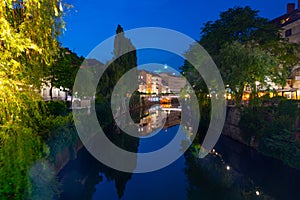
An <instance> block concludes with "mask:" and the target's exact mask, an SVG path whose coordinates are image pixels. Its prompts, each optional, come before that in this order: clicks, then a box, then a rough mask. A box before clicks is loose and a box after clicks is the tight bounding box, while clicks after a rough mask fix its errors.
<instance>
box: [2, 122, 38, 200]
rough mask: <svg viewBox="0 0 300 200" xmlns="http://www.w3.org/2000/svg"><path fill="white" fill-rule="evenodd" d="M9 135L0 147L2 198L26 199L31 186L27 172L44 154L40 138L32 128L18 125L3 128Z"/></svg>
mask: <svg viewBox="0 0 300 200" xmlns="http://www.w3.org/2000/svg"><path fill="white" fill-rule="evenodd" d="M4 132H5V133H9V134H11V135H13V137H8V138H7V139H6V140H5V142H3V143H2V145H1V148H0V177H1V179H0V199H24V198H25V197H26V190H27V188H28V187H29V186H30V184H29V180H28V176H27V172H28V170H29V167H30V166H31V165H32V164H33V163H34V162H35V160H37V159H39V158H41V156H42V152H43V149H42V145H41V141H40V138H39V137H37V136H36V135H34V134H33V130H32V129H30V128H23V127H20V126H18V125H14V126H12V127H7V128H5V129H2V130H1V132H0V133H1V135H2V134H3V133H4Z"/></svg>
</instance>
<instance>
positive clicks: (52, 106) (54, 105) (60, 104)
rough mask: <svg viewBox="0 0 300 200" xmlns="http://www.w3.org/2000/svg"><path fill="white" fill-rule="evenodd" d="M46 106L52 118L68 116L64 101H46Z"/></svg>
mask: <svg viewBox="0 0 300 200" xmlns="http://www.w3.org/2000/svg"><path fill="white" fill-rule="evenodd" d="M46 106H47V108H48V111H49V112H50V114H52V115H54V116H59V115H61V116H66V115H67V114H68V108H67V104H66V103H65V102H64V101H48V102H47V103H46Z"/></svg>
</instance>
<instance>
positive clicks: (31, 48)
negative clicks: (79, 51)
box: [0, 0, 64, 199]
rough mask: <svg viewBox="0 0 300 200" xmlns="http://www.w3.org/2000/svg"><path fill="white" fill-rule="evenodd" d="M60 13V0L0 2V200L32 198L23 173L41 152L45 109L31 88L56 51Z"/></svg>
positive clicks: (53, 59) (35, 84) (38, 81)
mask: <svg viewBox="0 0 300 200" xmlns="http://www.w3.org/2000/svg"><path fill="white" fill-rule="evenodd" d="M61 16H62V4H61V1H60V0H53V1H48V0H40V1H36V0H26V1H22V0H17V1H15V0H6V1H1V4H0V54H1V56H0V94H1V96H0V109H1V112H0V141H1V142H0V177H1V180H0V199H25V198H31V197H30V191H28V189H29V188H31V183H30V181H29V179H28V174H27V172H28V170H29V167H30V166H31V165H32V164H33V163H34V162H35V161H36V160H37V159H39V158H41V157H42V156H44V155H45V154H46V152H44V147H45V145H44V144H43V142H42V140H41V137H40V136H41V135H42V134H43V130H42V129H41V128H43V127H44V125H43V123H45V122H44V120H45V118H46V115H45V112H46V111H45V107H44V105H43V103H41V102H40V101H39V100H40V97H39V96H38V94H36V92H35V91H34V88H39V87H40V84H41V79H42V78H43V72H44V71H47V70H46V69H47V68H49V66H51V65H52V64H53V63H54V62H55V59H56V57H57V55H58V52H59V43H58V41H57V37H58V35H59V34H60V32H61V28H63V26H64V24H63V20H62V18H61ZM27 195H29V196H27Z"/></svg>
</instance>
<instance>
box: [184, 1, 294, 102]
mask: <svg viewBox="0 0 300 200" xmlns="http://www.w3.org/2000/svg"><path fill="white" fill-rule="evenodd" d="M199 43H200V44H201V45H202V46H203V47H204V48H205V49H206V50H207V51H208V53H209V54H210V56H212V58H213V60H214V61H215V63H216V65H217V66H218V68H219V70H220V72H221V75H222V77H223V80H224V82H225V85H228V87H229V88H230V90H231V91H233V94H234V95H235V97H236V100H237V103H240V100H241V95H242V93H243V90H244V87H245V86H246V85H247V86H249V87H251V88H252V90H253V91H254V90H255V82H256V81H259V82H260V84H262V85H265V86H266V84H265V83H266V81H267V80H268V82H273V83H277V84H280V85H285V82H286V78H287V77H288V75H289V72H290V71H291V68H292V66H294V65H295V64H297V63H298V61H299V58H298V57H297V55H298V53H297V52H299V45H296V44H290V43H288V41H286V40H284V39H283V38H282V37H281V36H280V29H279V27H277V26H276V25H275V24H272V23H271V22H270V21H269V20H268V19H266V18H262V17H260V16H259V15H258V11H257V10H253V9H251V8H250V7H248V6H246V7H234V8H230V9H229V10H227V11H225V12H222V13H221V14H220V18H219V19H217V20H215V21H209V22H207V23H206V24H205V25H204V27H203V28H202V30H201V39H200V41H199ZM191 67H192V66H189V65H187V64H186V63H185V66H183V67H182V69H183V72H185V71H186V72H188V71H189V70H190V69H189V68H191ZM186 76H190V73H186ZM190 78H191V79H194V80H196V79H195V77H194V78H192V77H190ZM198 79H199V78H198ZM200 79H201V78H200ZM196 82H197V81H196ZM198 84H203V83H202V82H201V81H198Z"/></svg>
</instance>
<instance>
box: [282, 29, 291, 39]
mask: <svg viewBox="0 0 300 200" xmlns="http://www.w3.org/2000/svg"><path fill="white" fill-rule="evenodd" d="M284 35H285V37H289V36H291V35H292V29H288V30H286V31H285V33H284Z"/></svg>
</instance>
